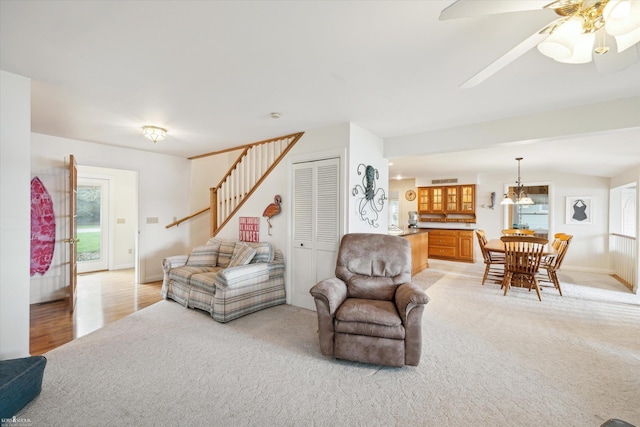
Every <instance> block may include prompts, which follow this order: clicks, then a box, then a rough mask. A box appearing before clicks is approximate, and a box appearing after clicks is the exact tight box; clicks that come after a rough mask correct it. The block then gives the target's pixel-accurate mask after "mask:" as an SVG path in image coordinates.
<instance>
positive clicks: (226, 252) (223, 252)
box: [207, 237, 236, 268]
mask: <svg viewBox="0 0 640 427" xmlns="http://www.w3.org/2000/svg"><path fill="white" fill-rule="evenodd" d="M207 244H209V245H211V244H217V245H220V250H219V251H218V261H217V263H216V265H217V266H218V267H222V268H227V267H228V266H229V262H230V261H231V257H232V256H233V249H234V248H235V246H236V242H235V241H233V240H224V239H221V238H219V237H212V238H211V239H209V240H208V241H207Z"/></svg>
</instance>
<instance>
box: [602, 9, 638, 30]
mask: <svg viewBox="0 0 640 427" xmlns="http://www.w3.org/2000/svg"><path fill="white" fill-rule="evenodd" d="M602 16H603V18H604V22H605V23H604V28H605V30H606V31H607V33H609V34H611V35H612V36H621V35H624V34H627V33H630V32H632V31H635V30H637V29H638V28H640V1H638V0H611V1H609V3H607V5H606V6H605V7H604V10H603V11H602Z"/></svg>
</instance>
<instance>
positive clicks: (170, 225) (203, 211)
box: [164, 207, 211, 228]
mask: <svg viewBox="0 0 640 427" xmlns="http://www.w3.org/2000/svg"><path fill="white" fill-rule="evenodd" d="M209 209H211V207H208V208H204V209H202V210H199V211H198V212H196V213H194V214H191V215H189V216H185V217H184V218H182V219H179V220H177V221H174V222H172V223H171V224H169V225H166V226H165V227H164V228H171V227H173V226H174V225H180V224H181V223H183V222H185V221H188V220H190V219H191V218H193V217H196V216H198V215H200V214H203V213H205V212H206V211H208V210H209Z"/></svg>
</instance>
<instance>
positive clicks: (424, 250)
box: [392, 228, 429, 275]
mask: <svg viewBox="0 0 640 427" xmlns="http://www.w3.org/2000/svg"><path fill="white" fill-rule="evenodd" d="M392 234H395V233H392ZM396 235H397V236H401V237H404V238H405V239H407V240H409V243H411V275H416V274H418V273H420V272H421V271H422V270H425V269H427V268H429V233H428V231H427V230H423V229H419V228H412V229H409V230H408V231H404V232H403V233H401V234H396Z"/></svg>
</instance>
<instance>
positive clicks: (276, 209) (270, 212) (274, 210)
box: [262, 194, 282, 236]
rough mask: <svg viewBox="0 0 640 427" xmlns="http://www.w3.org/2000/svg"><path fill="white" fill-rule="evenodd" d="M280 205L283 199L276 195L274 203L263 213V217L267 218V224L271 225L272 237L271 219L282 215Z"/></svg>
mask: <svg viewBox="0 0 640 427" xmlns="http://www.w3.org/2000/svg"><path fill="white" fill-rule="evenodd" d="M280 203H282V197H280V195H278V194H276V195H275V197H274V198H273V203H270V204H269V206H267V207H266V209H265V210H264V212H263V213H262V216H263V217H265V218H267V224H269V228H268V232H269V236H271V217H274V216H276V215H278V214H279V213H280Z"/></svg>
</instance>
